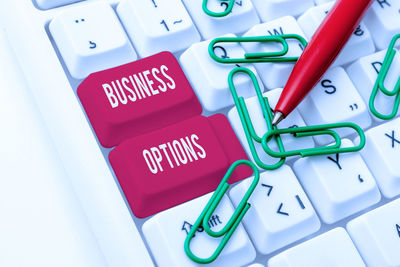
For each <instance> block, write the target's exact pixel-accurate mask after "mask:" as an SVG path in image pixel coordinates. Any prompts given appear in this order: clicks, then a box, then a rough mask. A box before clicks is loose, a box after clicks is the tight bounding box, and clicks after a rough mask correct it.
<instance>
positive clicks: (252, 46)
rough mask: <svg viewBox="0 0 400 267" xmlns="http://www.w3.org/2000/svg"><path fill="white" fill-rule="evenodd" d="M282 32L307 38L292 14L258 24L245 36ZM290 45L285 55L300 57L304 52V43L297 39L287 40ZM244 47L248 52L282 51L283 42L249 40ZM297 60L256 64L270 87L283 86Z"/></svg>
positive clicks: (278, 33)
mask: <svg viewBox="0 0 400 267" xmlns="http://www.w3.org/2000/svg"><path fill="white" fill-rule="evenodd" d="M281 34H298V35H300V36H302V37H303V38H306V37H305V35H304V33H303V31H302V30H301V29H300V27H299V25H298V24H297V22H296V20H295V19H294V18H293V17H291V16H286V17H281V18H279V19H275V20H272V21H268V22H266V23H262V24H258V25H255V26H254V27H252V28H251V29H250V30H249V31H247V32H246V33H245V34H244V35H243V36H245V37H248V36H264V35H267V36H274V35H281ZM286 41H287V43H288V45H289V50H288V52H287V54H285V57H299V56H300V55H301V53H302V52H303V49H304V47H303V45H302V44H301V43H300V42H299V41H298V40H295V39H287V40H286ZM242 46H243V48H244V49H245V50H246V52H247V53H258V52H261V53H262V52H271V51H280V50H281V49H282V47H281V44H278V43H262V42H249V43H245V42H243V43H242ZM294 64H295V62H279V63H276V62H266V63H257V64H254V66H255V67H256V69H257V71H258V73H260V76H261V79H262V81H263V83H264V84H265V86H266V87H267V88H268V89H275V88H279V87H283V86H284V85H285V84H286V81H287V79H288V78H289V75H290V73H291V72H292V69H293V67H294Z"/></svg>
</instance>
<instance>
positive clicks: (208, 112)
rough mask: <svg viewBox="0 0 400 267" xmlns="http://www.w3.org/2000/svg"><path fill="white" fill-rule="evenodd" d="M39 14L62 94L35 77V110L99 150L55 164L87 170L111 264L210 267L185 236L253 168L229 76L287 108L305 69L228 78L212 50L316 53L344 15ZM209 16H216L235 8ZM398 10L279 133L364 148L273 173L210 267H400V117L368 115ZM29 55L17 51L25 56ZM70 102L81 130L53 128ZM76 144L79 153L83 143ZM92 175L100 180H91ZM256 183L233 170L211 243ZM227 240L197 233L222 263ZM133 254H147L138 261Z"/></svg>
mask: <svg viewBox="0 0 400 267" xmlns="http://www.w3.org/2000/svg"><path fill="white" fill-rule="evenodd" d="M25 2H26V3H25V4H24V5H22V6H21V7H20V8H21V9H24V12H26V13H29V14H31V18H33V19H34V20H35V23H34V25H33V26H32V28H33V29H35V30H36V31H37V32H40V35H38V36H37V37H35V38H39V39H40V41H41V42H43V43H45V44H46V49H42V50H41V51H43V55H45V54H46V53H49V54H50V55H51V56H46V57H45V60H48V62H47V63H48V64H49V65H52V66H54V71H53V72H52V74H54V76H53V77H47V76H45V77H46V79H48V83H46V82H44V81H41V83H39V82H38V81H37V80H38V79H39V78H38V77H34V75H32V76H31V77H29V73H28V80H29V81H30V83H32V84H35V85H36V86H35V87H38V86H39V85H40V86H42V88H44V89H43V90H42V91H40V92H39V89H36V90H38V93H36V94H37V95H40V96H41V99H42V100H40V101H42V102H40V101H39V105H40V106H42V108H43V110H42V113H47V114H46V115H45V116H46V118H47V121H48V123H49V124H51V125H53V126H52V127H50V128H51V129H53V130H51V131H52V132H53V133H52V134H53V135H56V136H60V135H64V136H65V137H64V141H65V140H69V142H71V143H72V142H77V143H78V144H76V146H81V148H80V149H82V148H87V147H88V146H90V150H87V151H86V152H85V154H81V153H80V152H79V154H78V155H79V156H76V155H77V154H76V153H77V151H78V150H77V151H73V152H71V149H72V148H71V147H70V148H68V145H67V143H62V141H60V142H61V144H60V145H57V146H58V147H57V149H58V150H60V151H61V152H60V153H61V154H62V155H65V156H64V161H67V162H70V163H69V164H68V163H67V164H66V166H65V167H66V168H67V169H68V168H69V169H73V170H76V171H70V173H69V176H74V177H75V178H72V183H73V185H74V187H75V188H74V189H75V190H76V191H77V195H78V196H79V198H80V201H81V203H83V204H82V205H83V209H84V211H85V212H86V213H87V214H88V217H89V221H90V223H91V226H92V227H94V234H95V235H96V237H97V238H98V239H100V241H99V242H100V247H101V249H102V251H103V253H104V254H105V255H111V256H105V258H106V261H107V262H108V264H109V265H110V266H136V265H137V264H141V265H140V266H146V265H151V262H153V264H154V265H156V266H197V265H198V264H196V263H195V262H193V261H191V260H190V259H189V258H188V257H187V256H186V254H185V252H184V247H183V245H184V241H185V238H186V236H187V234H188V233H189V231H190V229H191V227H192V226H193V224H194V223H195V221H196V219H197V218H198V216H199V215H200V213H201V211H202V209H203V208H204V206H205V205H206V203H207V201H208V199H209V198H210V197H211V194H210V192H212V191H213V190H215V189H216V188H217V186H218V184H219V182H220V181H221V179H222V177H223V176H224V174H225V172H226V171H227V169H228V168H229V166H230V165H231V164H232V163H233V162H235V161H236V160H238V159H247V158H248V159H250V160H252V159H253V158H252V154H251V147H250V146H249V144H248V142H247V140H246V135H245V133H244V131H243V129H242V126H241V122H240V118H239V113H238V110H237V108H236V107H235V105H234V101H233V99H232V96H231V93H230V91H229V86H228V82H227V80H228V74H229V73H230V71H231V70H232V69H234V68H236V67H247V68H249V69H250V70H252V71H253V72H254V74H255V75H256V80H257V81H258V82H259V84H260V87H261V88H260V89H261V91H262V93H263V95H264V96H266V97H268V99H269V101H270V105H271V107H272V108H273V107H274V106H275V104H276V102H277V99H278V97H279V95H280V93H281V91H282V89H281V88H282V87H284V85H285V83H286V81H287V79H288V77H289V74H290V72H291V70H292V68H293V66H294V63H293V62H286V63H270V62H268V63H254V64H249V63H239V64H220V63H217V62H215V61H214V60H212V58H211V57H210V56H209V52H208V44H209V43H210V41H211V40H212V39H214V38H216V37H220V36H225V37H234V36H260V35H280V34H298V35H300V36H302V37H303V38H305V39H306V40H310V38H311V36H312V35H313V33H314V31H315V30H316V28H317V27H318V26H319V24H320V23H321V21H322V20H323V18H324V17H325V15H326V14H327V12H329V10H330V8H331V7H332V5H333V2H330V1H325V0H314V1H311V0H307V1H304V0H284V1H282V0H269V1H261V0H240V1H239V0H236V1H234V5H233V9H232V12H231V13H230V14H229V15H227V16H226V17H221V18H213V17H210V16H208V15H206V14H205V13H204V12H203V10H202V8H201V2H202V1H200V0H168V1H167V0H146V1H143V0H121V1H117V0H116V1H107V0H86V1H76V0H75V1H73V0H64V1H62V0H58V1H54V0H53V1H50V0H33V1H32V2H30V1H29V0H25ZM208 2H209V4H208V6H209V8H210V9H213V10H215V11H217V12H221V11H223V10H224V9H225V8H226V6H225V4H227V3H226V2H221V1H219V0H209V1H208ZM9 5H10V6H11V7H12V6H13V4H9ZM18 9H19V8H15V9H14V10H13V11H15V12H17V10H18ZM399 10H400V1H399V0H385V1H382V0H376V1H374V3H373V4H372V6H371V7H370V9H369V10H368V12H367V14H366V15H365V17H364V19H363V20H362V22H361V23H360V26H359V27H357V29H356V30H355V31H354V34H353V36H352V37H351V38H350V40H349V42H348V43H347V44H346V46H345V48H344V50H343V51H342V53H341V54H340V56H339V57H338V59H337V60H336V61H335V62H334V63H333V66H332V67H331V68H330V69H329V70H328V71H327V72H326V73H325V75H324V76H323V78H322V79H321V80H320V82H319V83H318V84H317V85H316V86H315V88H314V90H313V91H312V92H311V93H310V94H309V95H308V96H307V97H306V98H305V99H304V101H303V102H302V103H301V104H300V106H299V107H298V108H297V109H296V110H295V111H294V112H293V113H292V114H290V116H288V118H286V119H285V121H283V122H282V124H281V125H280V126H279V127H281V128H290V127H300V126H305V125H319V124H327V123H339V122H353V123H356V124H357V125H359V126H360V127H361V128H362V129H363V130H364V131H365V135H366V145H365V147H364V148H363V149H362V150H361V151H359V152H352V153H346V154H341V153H340V154H333V155H325V156H315V157H306V158H300V157H292V158H290V159H289V158H288V159H287V160H286V162H285V164H283V166H282V167H280V168H279V169H277V170H271V171H266V170H263V169H261V175H260V181H259V183H258V185H257V186H256V189H255V191H254V193H253V194H252V196H251V198H250V200H249V203H250V204H251V208H250V209H249V211H248V212H247V214H246V215H245V217H244V219H243V220H242V222H241V223H240V225H239V227H238V228H237V229H236V231H235V233H234V234H233V235H232V237H231V239H230V241H229V242H228V244H227V246H226V247H225V248H224V250H223V251H222V253H221V255H220V256H219V257H218V258H217V260H216V261H214V262H212V263H210V265H211V266H271V267H282V266H292V267H293V266H296V267H297V266H298V267H313V266H315V267H319V266H335V267H342V266H343V267H347V266H349V267H351V266H377V267H378V266H380V267H384V266H400V257H399V253H398V251H400V217H399V214H400V212H399V211H400V205H399V200H400V199H399V195H400V168H399V166H400V164H399V159H400V118H399V117H397V115H398V113H397V114H396V116H395V117H394V118H393V119H390V120H382V119H380V118H377V117H376V116H375V115H374V114H373V113H372V112H371V111H370V108H369V99H370V95H371V92H372V89H373V87H374V84H375V81H376V79H377V76H378V73H379V71H380V68H381V66H382V62H383V60H384V58H385V54H386V49H387V48H388V46H389V43H390V41H391V40H392V38H393V36H394V35H396V34H399V33H400V23H399V22H400V12H399ZM10 21H11V20H10ZM10 24H11V23H10ZM22 25H24V24H23V23H22ZM9 27H11V26H9ZM22 29H23V26H22V27H21V28H16V30H20V31H22ZM32 34H33V37H34V36H35V32H34V31H33V33H32ZM10 38H11V39H12V38H14V40H17V39H19V38H20V36H18V35H15V36H13V34H11V36H10ZM15 42H16V41H15ZM14 44H15V43H14ZM288 45H289V54H288V56H293V57H298V56H299V55H300V54H301V52H302V50H303V49H304V47H303V46H302V45H301V44H300V43H299V42H298V41H296V40H289V41H288ZM23 46H24V45H21V44H19V45H16V48H15V50H16V52H17V53H18V51H24V47H23ZM399 46H400V41H398V42H397V44H396V48H395V49H396V53H395V56H394V59H393V62H392V64H391V68H390V70H389V71H388V74H387V77H386V80H385V82H384V86H385V87H386V88H389V89H390V88H394V87H395V86H396V83H398V81H399V77H400V52H399V50H398V48H399ZM271 49H272V50H274V49H279V46H275V45H274V44H268V45H266V44H258V43H256V44H254V43H240V44H239V43H235V44H233V43H229V44H226V43H223V44H218V46H214V53H215V54H216V55H218V56H219V57H221V58H224V59H230V58H236V57H240V56H241V55H243V53H244V52H248V53H252V52H266V51H271ZM39 50H40V49H39ZM38 56H40V53H38ZM25 58H30V55H29V54H27V55H24V54H23V53H22V52H21V58H20V61H23V60H24V59H25ZM45 60H44V62H41V63H40V64H43V65H46V61H45ZM33 62H35V60H33V58H31V61H29V60H28V61H27V64H29V63H30V64H32V63H33ZM40 64H39V63H38V66H39V67H38V68H40ZM25 72H30V70H29V69H26V70H25ZM42 77H43V76H42ZM53 81H54V82H53ZM235 85H236V90H237V92H239V94H240V95H241V96H243V97H244V98H245V99H246V100H245V102H246V105H247V107H248V109H249V113H250V117H251V120H252V122H253V124H254V130H255V132H256V133H257V134H258V135H260V136H262V135H263V133H265V132H266V130H267V128H266V125H265V122H264V117H263V114H262V112H261V109H260V108H259V106H258V104H257V101H258V100H257V97H256V96H255V91H254V90H253V87H252V86H253V85H252V83H251V81H250V79H249V77H246V76H244V75H238V76H237V77H235ZM58 86H61V88H60V87H58ZM50 87H51V89H50ZM46 90H48V92H46ZM51 90H53V91H51ZM54 90H59V93H57V91H56V92H54ZM67 90H69V91H67ZM57 94H59V95H57ZM50 95H52V97H51V98H52V99H58V100H62V99H63V98H64V99H65V103H64V104H63V103H62V101H61V102H58V103H59V104H58V103H52V104H49V103H48V102H46V99H43V98H44V97H45V96H50ZM36 97H37V96H36ZM49 98H50V97H49ZM395 98H396V97H395V96H388V95H384V94H379V95H377V97H376V100H375V107H376V109H377V110H379V111H381V112H382V113H383V114H389V113H390V112H392V109H393V106H394V105H396V103H395V100H394V99H395ZM72 102H74V105H73V106H71V107H67V106H65V107H63V108H64V110H68V109H70V110H71V114H70V116H68V115H69V114H65V112H64V113H63V117H62V118H59V117H57V116H58V115H57V113H54V114H56V115H54V116H55V117H54V118H53V117H52V115H51V114H48V111H49V110H52V109H55V110H57V109H59V108H61V107H55V106H57V105H59V106H63V105H67V103H72ZM76 118H79V119H78V121H75V119H76ZM54 121H57V124H55V123H54ZM64 122H65V124H64ZM63 124H64V126H62V125H63ZM65 125H69V130H65V129H66V126H65ZM71 126H74V127H71ZM71 128H75V130H76V133H72V132H73V131H74V129H71ZM61 131H68V132H71V133H70V135H68V133H60V132H61ZM77 133H80V134H81V135H82V139H81V140H77V139H76V138H74V137H76V136H77ZM66 136H70V137H66ZM340 136H341V137H342V138H343V142H342V143H343V146H353V145H354V144H358V142H359V140H358V139H357V138H356V135H355V134H353V133H351V132H347V131H341V132H340ZM53 138H54V137H53ZM282 140H283V142H284V143H285V144H286V147H287V149H290V150H293V149H299V148H309V147H315V146H320V145H326V144H328V143H329V142H330V140H329V139H326V138H323V137H322V136H321V137H317V138H312V137H308V138H303V139H299V140H296V138H295V137H294V136H285V137H283V138H282ZM72 147H74V146H72ZM254 149H255V150H256V151H257V152H258V154H259V155H260V158H261V160H262V161H263V162H265V163H266V164H273V163H274V159H272V158H271V157H268V156H267V155H266V154H265V152H263V149H262V147H261V145H259V144H256V145H255V147H254ZM63 151H64V152H63ZM79 151H80V150H79ZM263 153H264V154H263ZM75 157H78V158H77V159H73V158H75ZM75 161H79V163H72V162H75ZM275 161H276V160H275ZM74 164H75V165H74ZM76 164H79V168H78V167H77V165H76ZM85 165H93V166H91V167H90V168H97V170H96V171H89V170H86V171H84V172H83V173H82V171H81V170H85ZM251 175H252V174H251V172H250V171H249V170H248V169H246V168H242V167H240V168H238V169H237V170H235V172H234V175H233V176H232V178H231V179H230V181H229V182H230V183H231V184H232V186H231V188H230V190H229V191H228V193H227V194H226V196H224V198H223V200H222V201H221V204H220V205H219V206H218V208H217V209H216V210H215V212H214V213H213V215H212V216H211V217H210V220H209V221H208V225H209V227H210V228H211V229H212V230H213V231H218V230H221V229H222V228H223V226H224V225H225V224H226V222H227V221H228V220H229V217H230V216H231V214H232V213H233V211H234V209H235V207H236V206H238V205H239V202H240V201H241V199H242V197H243V195H244V194H245V193H246V191H247V190H248V188H249V187H250V184H251V182H252V180H251V179H252V178H248V177H250V176H251ZM96 178H98V179H96ZM96 187H97V188H96ZM103 196H104V197H103ZM99 199H103V200H102V202H101V203H98V202H97V200H99ZM109 200H111V201H109ZM107 202H108V203H107ZM103 207H104V209H103ZM115 208H117V209H118V210H117V211H115V210H114V209H115ZM109 214H112V215H111V216H110V217H109V221H107V219H105V216H106V215H109ZM98 221H104V224H103V225H99V224H98V223H97V222H98ZM100 224H101V223H100ZM115 228H119V229H118V230H115ZM114 231H115V232H114ZM113 233H115V235H114V234H113ZM124 233H128V234H127V235H124ZM139 235H140V236H139ZM119 239H120V240H119ZM220 240H221V237H219V238H211V237H210V236H208V235H207V233H206V232H205V230H204V229H203V228H199V229H198V230H197V231H196V233H195V237H194V239H193V241H192V245H191V247H192V249H193V251H194V253H195V254H196V255H199V256H201V257H209V256H210V255H211V254H212V253H213V251H214V250H215V249H216V247H217V246H218V244H219V242H220ZM114 244H118V245H117V246H114ZM113 246H114V247H113ZM119 248H122V249H121V251H116V250H119ZM130 250H136V254H135V255H134V256H129V253H130V252H129V251H130ZM110 251H112V252H110ZM121 255H123V256H121ZM138 258H140V259H138ZM150 258H151V259H150ZM138 262H140V263H138ZM135 263H136V265H135Z"/></svg>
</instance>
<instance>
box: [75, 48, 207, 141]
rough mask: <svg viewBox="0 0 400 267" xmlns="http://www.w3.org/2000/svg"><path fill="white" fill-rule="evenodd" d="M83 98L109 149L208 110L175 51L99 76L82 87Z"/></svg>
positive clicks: (99, 73)
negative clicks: (187, 76)
mask: <svg viewBox="0 0 400 267" xmlns="http://www.w3.org/2000/svg"><path fill="white" fill-rule="evenodd" d="M78 96H79V99H80V100H81V103H82V105H83V107H84V109H85V111H86V114H87V115H88V117H89V120H90V122H91V123H92V126H93V128H94V130H95V132H96V134H97V137H98V139H99V141H100V143H101V144H102V145H103V146H104V147H113V146H116V145H118V144H119V143H121V142H122V141H123V140H126V139H128V138H130V137H133V136H138V135H142V134H144V133H147V132H150V131H153V130H156V129H158V128H162V127H165V126H168V125H170V124H173V123H176V122H179V121H181V120H184V119H188V118H190V117H193V116H196V115H200V114H201V111H202V108H201V105H200V103H199V101H198V100H197V97H196V95H195V94H194V92H193V89H192V87H191V86H190V84H189V82H188V80H187V79H186V77H185V74H184V73H183V71H182V69H181V67H180V66H179V63H178V61H177V60H176V59H175V57H174V56H173V55H172V54H171V53H170V52H162V53H159V54H156V55H153V56H151V57H147V58H144V59H141V60H138V61H135V62H132V63H129V64H125V65H122V66H119V67H115V68H112V69H108V70H104V71H100V72H96V73H93V74H91V75H89V77H87V78H86V79H85V80H84V81H83V82H82V83H81V84H80V86H79V87H78Z"/></svg>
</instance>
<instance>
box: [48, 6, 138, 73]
mask: <svg viewBox="0 0 400 267" xmlns="http://www.w3.org/2000/svg"><path fill="white" fill-rule="evenodd" d="M49 29H50V33H51V35H52V37H53V38H54V41H55V43H56V45H57V47H58V49H59V51H60V53H61V56H62V58H63V59H64V62H65V64H66V65H67V68H68V70H69V72H70V74H71V76H72V77H74V78H76V79H83V78H85V77H86V76H88V75H89V74H90V73H93V72H96V71H100V70H104V69H109V68H112V67H116V66H119V65H122V64H125V63H128V62H131V61H134V60H136V58H137V56H136V53H135V51H134V50H133V48H132V45H131V44H130V42H129V40H128V37H127V36H126V34H125V32H124V30H123V29H122V26H121V24H120V23H119V21H118V18H117V16H116V14H115V12H114V10H113V9H112V7H111V6H109V5H108V4H105V3H100V2H96V3H94V2H92V3H86V4H82V5H79V6H76V7H72V8H69V9H66V10H65V11H62V12H61V13H60V14H59V15H58V16H56V17H55V18H54V19H53V20H52V21H51V22H50V25H49Z"/></svg>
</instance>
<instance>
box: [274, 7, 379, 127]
mask: <svg viewBox="0 0 400 267" xmlns="http://www.w3.org/2000/svg"><path fill="white" fill-rule="evenodd" d="M372 2H373V0H338V1H337V2H336V4H335V5H334V6H333V7H332V10H331V11H330V12H329V13H328V15H327V16H326V18H325V19H324V21H323V22H322V24H321V25H320V26H319V28H318V29H317V31H316V32H315V34H314V35H313V37H312V38H311V41H310V42H309V43H308V45H307V46H306V48H305V49H304V51H303V54H302V55H301V56H300V58H299V60H298V61H297V63H296V65H295V66H294V68H293V71H292V73H291V74H290V76H289V79H288V81H287V83H286V85H285V87H284V89H283V92H282V94H281V96H280V98H279V101H278V103H277V105H276V107H275V111H274V112H275V114H274V118H273V120H272V124H273V125H276V124H278V123H279V122H280V121H281V120H282V119H284V118H285V117H286V116H287V115H289V113H290V112H292V110H293V109H295V108H296V106H297V105H298V104H299V103H300V102H301V101H302V100H303V98H304V97H305V96H306V95H307V93H308V92H309V91H310V90H311V89H312V88H313V87H314V86H315V85H316V84H317V83H318V81H319V80H320V79H321V77H322V75H323V74H324V73H325V72H326V70H327V69H328V68H329V66H330V65H331V64H332V63H333V61H334V60H335V58H336V57H337V55H338V54H339V52H340V51H341V50H342V48H343V47H344V45H345V44H346V42H347V40H348V39H349V38H350V36H351V35H352V34H353V32H354V30H355V28H356V27H357V26H358V24H359V23H360V21H361V19H362V16H363V15H364V13H365V11H366V10H367V9H368V7H369V6H370V5H371V4H372Z"/></svg>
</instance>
